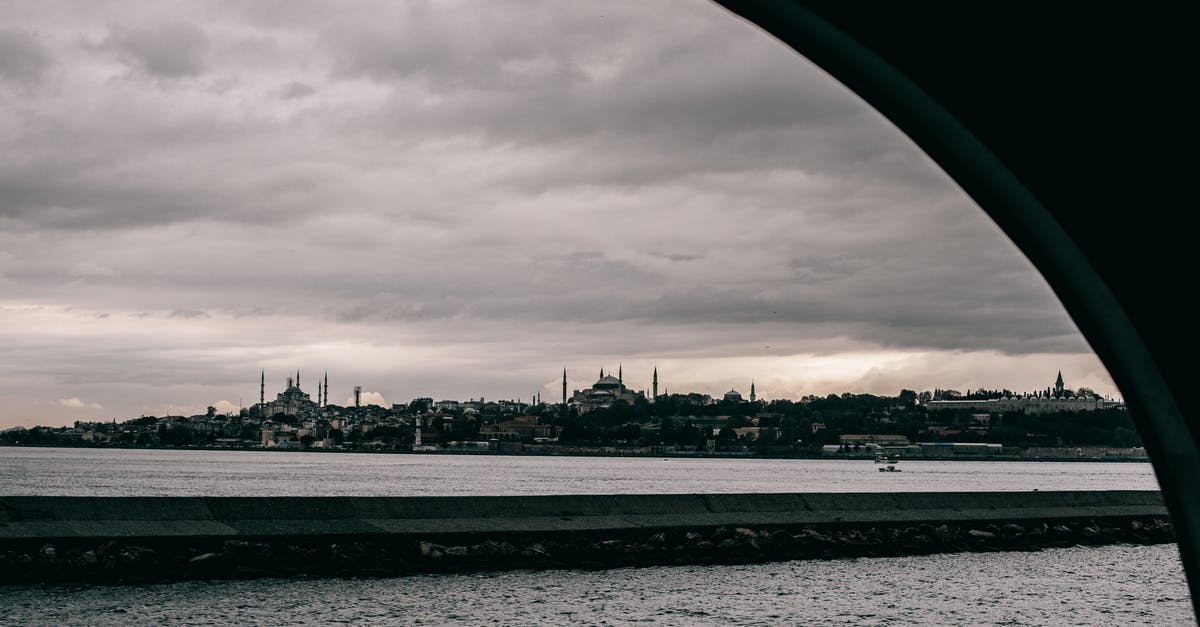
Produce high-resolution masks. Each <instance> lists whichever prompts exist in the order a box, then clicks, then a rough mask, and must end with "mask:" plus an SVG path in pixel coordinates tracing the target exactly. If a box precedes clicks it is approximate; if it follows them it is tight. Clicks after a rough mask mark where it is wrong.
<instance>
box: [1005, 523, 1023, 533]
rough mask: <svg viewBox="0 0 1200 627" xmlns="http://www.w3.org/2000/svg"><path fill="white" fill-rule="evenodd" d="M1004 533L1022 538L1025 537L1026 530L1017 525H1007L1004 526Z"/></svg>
mask: <svg viewBox="0 0 1200 627" xmlns="http://www.w3.org/2000/svg"><path fill="white" fill-rule="evenodd" d="M1004 533H1006V534H1008V535H1010V536H1021V535H1025V528H1024V527H1022V526H1021V525H1018V524H1017V523H1006V524H1005V525H1004Z"/></svg>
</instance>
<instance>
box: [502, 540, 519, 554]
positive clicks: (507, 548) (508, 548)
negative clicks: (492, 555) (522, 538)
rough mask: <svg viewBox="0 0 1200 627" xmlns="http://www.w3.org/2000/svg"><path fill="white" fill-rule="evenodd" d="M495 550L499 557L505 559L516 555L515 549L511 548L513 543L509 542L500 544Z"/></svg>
mask: <svg viewBox="0 0 1200 627" xmlns="http://www.w3.org/2000/svg"><path fill="white" fill-rule="evenodd" d="M497 550H498V551H499V553H498V554H499V555H504V556H506V557H511V556H513V555H516V554H517V547H515V546H513V543H511V542H501V543H500V546H499V548H498V549H497Z"/></svg>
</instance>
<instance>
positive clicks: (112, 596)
mask: <svg viewBox="0 0 1200 627" xmlns="http://www.w3.org/2000/svg"><path fill="white" fill-rule="evenodd" d="M1188 598H1189V597H1188V592H1187V586H1186V584H1185V583H1184V579H1183V573H1182V569H1181V567H1180V563H1179V557H1178V553H1177V552H1176V547H1175V546H1174V545H1158V546H1149V547H1145V546H1110V547H1101V548H1082V547H1075V548H1068V549H1052V550H1047V551H1042V552H1039V553H973V554H955V555H931V556H923V557H907V558H888V559H883V558H860V559H847V560H832V561H796V562H779V563H773V564H754V565H746V566H687V567H685V566H676V567H656V568H636V569H619V570H610V571H545V572H527V571H520V572H509V573H499V574H476V575H437V576H418V577H403V578H396V579H374V580H339V579H291V580H286V579H268V580H258V581H239V582H215V583H209V582H188V583H176V584H163V585H152V586H131V587H121V588H103V587H65V586H46V587H33V586H29V587H10V588H0V608H3V609H0V621H3V624H10V625H33V624H57V625H164V624H210V625H211V624H217V625H225V624H251V625H297V624H331V623H350V622H352V623H356V624H395V625H439V624H446V623H462V624H469V625H484V624H504V625H568V624H583V625H624V624H631V623H651V624H660V625H764V624H766V625H776V624H814V625H817V624H820V625H1192V624H1195V619H1194V618H1193V616H1192V613H1191V611H1192V610H1191V605H1190V602H1189V600H1188Z"/></svg>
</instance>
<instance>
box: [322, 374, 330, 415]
mask: <svg viewBox="0 0 1200 627" xmlns="http://www.w3.org/2000/svg"><path fill="white" fill-rule="evenodd" d="M328 404H329V371H328V370H326V371H325V398H324V399H322V400H321V407H324V406H326V405H328Z"/></svg>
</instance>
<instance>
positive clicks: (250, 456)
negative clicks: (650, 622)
mask: <svg viewBox="0 0 1200 627" xmlns="http://www.w3.org/2000/svg"><path fill="white" fill-rule="evenodd" d="M899 467H900V468H901V469H902V470H903V472H898V473H881V472H878V466H876V465H875V464H874V463H873V462H872V461H871V460H866V461H860V460H855V461H849V460H820V459H818V460H788V459H714V458H706V459H703V458H697V459H687V458H670V459H665V458H646V457H524V456H494V455H399V454H371V453H300V452H267V451H263V452H251V451H186V450H181V451H170V450H119V449H73V448H11V447H7V448H6V447H0V477H3V478H4V480H3V481H0V494H3V495H22V494H42V495H99V496H284V495H287V496H338V495H345V496H413V495H487V494H495V495H529V494H685V493H737V492H893V491H912V492H917V491H925V492H931V491H969V490H1014V491H1015V490H1033V489H1038V490H1156V489H1158V483H1157V482H1156V480H1155V478H1154V473H1153V471H1152V470H1151V467H1150V464H1148V463H1104V462H965V461H947V462H941V461H905V462H902V463H901V464H900V466H899Z"/></svg>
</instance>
